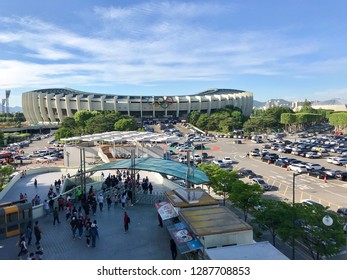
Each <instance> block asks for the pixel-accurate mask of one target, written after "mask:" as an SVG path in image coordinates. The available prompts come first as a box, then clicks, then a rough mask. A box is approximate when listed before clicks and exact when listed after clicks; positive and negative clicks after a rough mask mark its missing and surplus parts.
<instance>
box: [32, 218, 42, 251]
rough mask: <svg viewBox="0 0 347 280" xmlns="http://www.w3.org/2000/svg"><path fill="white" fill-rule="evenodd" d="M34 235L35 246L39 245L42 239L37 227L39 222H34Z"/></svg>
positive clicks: (40, 231) (39, 229)
mask: <svg viewBox="0 0 347 280" xmlns="http://www.w3.org/2000/svg"><path fill="white" fill-rule="evenodd" d="M34 234H35V238H36V245H40V240H41V237H42V230H41V228H40V226H39V221H36V222H35V226H34Z"/></svg>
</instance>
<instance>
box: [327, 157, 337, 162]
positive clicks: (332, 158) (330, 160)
mask: <svg viewBox="0 0 347 280" xmlns="http://www.w3.org/2000/svg"><path fill="white" fill-rule="evenodd" d="M335 159H337V157H328V158H327V162H328V163H333V161H334V160H335Z"/></svg>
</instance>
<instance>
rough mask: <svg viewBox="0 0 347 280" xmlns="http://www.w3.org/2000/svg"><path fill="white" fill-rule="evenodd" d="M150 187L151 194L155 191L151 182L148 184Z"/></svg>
mask: <svg viewBox="0 0 347 280" xmlns="http://www.w3.org/2000/svg"><path fill="white" fill-rule="evenodd" d="M148 189H149V194H152V192H153V186H152V183H149V185H148Z"/></svg>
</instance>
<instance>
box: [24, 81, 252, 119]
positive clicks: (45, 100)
mask: <svg viewBox="0 0 347 280" xmlns="http://www.w3.org/2000/svg"><path fill="white" fill-rule="evenodd" d="M227 105H233V106H235V107H238V108H240V109H241V110H242V113H243V114H244V115H247V116H249V115H250V114H251V112H252V108H253V94H252V93H251V92H246V91H242V90H233V89H211V90H207V91H204V92H201V93H198V94H194V95H186V96H123V95H111V94H99V93H88V92H82V91H77V90H73V89H65V88H64V89H63V88H53V89H40V90H34V91H29V92H24V93H23V94H22V107H23V113H24V116H25V118H26V120H27V121H28V123H29V124H38V123H41V124H44V123H47V124H49V123H60V122H62V121H63V120H64V119H65V118H66V117H72V116H73V115H74V114H75V113H76V112H78V111H80V110H88V111H94V110H96V111H113V110H114V111H118V112H120V113H122V114H126V115H128V116H134V117H135V118H141V119H144V118H146V119H147V118H153V119H161V118H175V119H185V118H187V116H188V114H189V113H190V112H191V111H200V112H202V113H207V114H211V112H213V110H215V109H221V108H223V107H225V106H227Z"/></svg>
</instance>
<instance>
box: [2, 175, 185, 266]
mask: <svg viewBox="0 0 347 280" xmlns="http://www.w3.org/2000/svg"><path fill="white" fill-rule="evenodd" d="M104 173H105V175H107V174H108V173H107V172H105V171H104ZM140 174H141V178H142V177H145V176H148V177H149V180H150V182H152V185H153V187H154V192H161V193H162V192H164V191H166V190H167V188H165V187H164V186H162V185H160V184H159V183H157V181H158V177H157V176H160V175H158V174H155V173H150V172H144V171H143V172H140ZM60 177H61V173H58V172H53V173H45V174H38V175H32V176H27V177H24V178H22V179H21V180H19V181H18V182H17V183H16V184H15V185H14V186H13V188H12V189H11V190H10V191H9V192H8V193H7V194H6V196H5V198H4V199H3V200H2V201H0V203H3V202H7V201H13V200H18V199H19V194H20V192H22V193H27V195H28V199H30V198H32V197H34V196H35V195H36V194H38V195H40V197H41V198H42V199H45V198H47V193H48V190H49V187H50V185H51V184H52V183H54V180H57V179H59V178H60ZM35 178H37V181H38V188H37V189H35V187H34V185H33V182H34V179H35ZM105 204H106V203H105ZM126 211H127V212H128V214H129V216H130V217H131V223H130V225H129V232H128V233H127V234H124V229H123V214H124V211H123V210H122V208H121V205H120V204H119V205H118V206H117V207H114V205H112V207H111V209H110V210H108V209H107V206H106V205H104V209H103V212H100V211H99V209H98V211H97V213H96V215H95V216H91V220H94V219H96V220H97V223H98V226H99V232H100V239H98V240H97V242H96V248H88V247H87V245H86V240H85V237H83V238H82V240H79V239H75V240H73V239H72V233H71V230H70V225H69V222H66V220H65V214H64V213H63V212H61V213H60V217H59V218H60V222H61V223H60V224H56V225H55V226H53V217H52V216H48V217H43V218H40V219H39V224H40V225H41V228H42V230H43V235H42V240H41V245H42V247H43V249H44V259H47V260H170V259H171V252H170V242H169V241H170V235H169V233H168V232H167V230H166V228H165V225H166V224H165V223H166V222H165V221H164V227H163V228H161V227H159V226H158V220H157V211H156V208H155V207H154V205H136V206H133V207H129V208H128V209H126ZM17 240H18V237H17V236H16V237H13V238H8V239H5V240H0V259H1V260H15V259H17V254H18V252H19V248H18V247H16V242H17ZM33 243H34V244H35V237H34V236H33ZM34 250H35V246H34V245H31V246H30V247H29V252H32V251H34ZM177 259H182V256H180V255H179V256H178V258H177Z"/></svg>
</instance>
